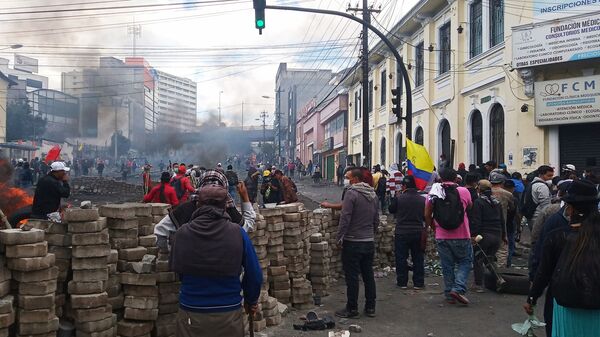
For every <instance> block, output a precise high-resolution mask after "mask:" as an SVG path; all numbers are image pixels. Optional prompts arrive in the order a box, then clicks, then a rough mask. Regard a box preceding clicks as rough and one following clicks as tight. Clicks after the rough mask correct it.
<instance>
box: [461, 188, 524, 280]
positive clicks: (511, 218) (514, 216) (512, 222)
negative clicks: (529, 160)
mask: <svg viewBox="0 0 600 337" xmlns="http://www.w3.org/2000/svg"><path fill="white" fill-rule="evenodd" d="M504 189H505V190H506V191H508V193H510V194H511V196H512V198H513V203H514V204H515V205H518V204H519V200H518V199H517V197H515V195H514V191H515V182H514V181H512V180H511V179H507V180H505V181H504ZM506 216H507V218H506V239H507V240H508V255H507V257H506V267H507V268H510V267H511V265H512V258H513V256H515V251H516V241H515V236H516V234H517V229H518V228H519V225H520V224H521V216H520V214H519V211H518V209H517V207H515V208H513V209H512V210H509V211H508V213H507V214H506ZM469 221H470V220H469Z"/></svg>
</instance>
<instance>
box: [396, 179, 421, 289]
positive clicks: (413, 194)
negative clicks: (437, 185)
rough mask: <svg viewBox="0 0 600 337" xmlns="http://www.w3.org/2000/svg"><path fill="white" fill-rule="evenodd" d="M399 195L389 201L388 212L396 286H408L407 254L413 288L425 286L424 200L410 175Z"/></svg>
mask: <svg viewBox="0 0 600 337" xmlns="http://www.w3.org/2000/svg"><path fill="white" fill-rule="evenodd" d="M401 189H402V192H401V193H399V194H398V195H397V196H396V197H394V198H392V200H391V202H390V206H389V211H390V213H392V214H395V215H396V232H395V249H396V250H395V253H396V285H397V286H398V287H400V288H401V289H407V286H408V262H407V259H408V254H409V252H410V257H411V260H412V262H413V288H414V289H415V290H420V289H423V288H424V287H425V261H424V255H423V250H424V249H423V248H424V245H423V244H424V242H423V231H424V229H425V227H424V225H425V216H424V214H425V198H423V197H422V196H421V195H420V194H419V192H418V190H417V185H416V183H415V178H414V177H413V176H406V177H404V178H403V179H402V182H401Z"/></svg>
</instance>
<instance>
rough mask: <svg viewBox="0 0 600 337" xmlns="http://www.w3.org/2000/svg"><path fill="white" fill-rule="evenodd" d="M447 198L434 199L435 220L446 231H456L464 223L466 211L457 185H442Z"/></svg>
mask: <svg viewBox="0 0 600 337" xmlns="http://www.w3.org/2000/svg"><path fill="white" fill-rule="evenodd" d="M442 186H443V187H444V191H445V192H446V198H445V199H440V198H437V197H433V199H432V203H433V219H435V221H436V222H437V223H438V225H440V227H442V228H443V229H445V230H455V229H457V228H458V227H460V225H462V223H463V222H464V220H465V219H464V218H465V209H464V207H463V204H462V201H461V200H460V194H459V193H458V189H457V186H456V185H442Z"/></svg>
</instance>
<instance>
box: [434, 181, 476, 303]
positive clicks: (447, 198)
mask: <svg viewBox="0 0 600 337" xmlns="http://www.w3.org/2000/svg"><path fill="white" fill-rule="evenodd" d="M440 178H441V179H442V183H435V184H433V185H432V188H431V191H430V193H429V196H428V198H427V200H426V204H425V222H426V223H427V226H428V227H430V228H432V229H433V230H435V238H436V242H437V248H438V254H439V256H440V260H441V263H442V273H443V275H444V286H445V289H444V295H445V297H446V302H447V303H449V304H455V303H456V301H458V302H460V303H462V304H469V299H468V298H467V297H466V296H465V294H466V292H467V280H468V278H469V272H470V271H471V264H472V262H473V249H472V247H471V233H470V231H469V219H468V217H467V210H468V209H469V208H471V206H472V201H471V194H470V193H469V191H468V190H467V189H466V188H464V187H459V186H457V185H456V183H455V182H454V181H455V180H456V171H454V170H452V169H443V170H441V171H440ZM455 270H456V271H455Z"/></svg>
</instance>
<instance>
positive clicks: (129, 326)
mask: <svg viewBox="0 0 600 337" xmlns="http://www.w3.org/2000/svg"><path fill="white" fill-rule="evenodd" d="M153 328H154V324H153V323H152V322H136V321H128V320H122V321H119V322H118V323H117V334H118V335H119V336H123V337H137V336H140V335H143V334H148V333H150V332H151V331H152V329H153Z"/></svg>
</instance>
